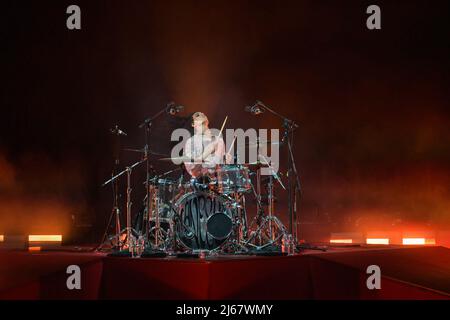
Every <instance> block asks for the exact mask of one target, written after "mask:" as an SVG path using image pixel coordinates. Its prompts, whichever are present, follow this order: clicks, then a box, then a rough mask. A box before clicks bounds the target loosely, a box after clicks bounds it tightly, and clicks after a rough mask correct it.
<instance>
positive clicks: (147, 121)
mask: <svg viewBox="0 0 450 320" xmlns="http://www.w3.org/2000/svg"><path fill="white" fill-rule="evenodd" d="M173 104H174V103H169V104H167V105H166V106H165V107H164V108H163V109H162V110H160V111H159V112H157V113H156V114H155V115H154V116H153V117H151V118H147V119H145V120H144V122H143V123H141V124H140V125H139V128H141V129H142V128H145V146H144V158H145V159H146V180H145V181H150V167H151V166H150V160H149V156H148V154H149V140H150V130H151V127H152V124H153V121H155V120H156V119H157V118H159V117H160V116H161V115H163V114H164V113H168V112H169V111H170V108H171V107H173ZM149 193H150V190H149V188H148V185H147V187H146V195H147V203H146V207H147V219H145V221H146V225H145V239H146V240H147V241H148V239H149V232H150V230H149V228H150V225H149V219H148V218H149V217H150V213H151V211H150V210H151V204H150V201H151V199H150V194H149ZM158 215H159V214H158ZM158 215H157V216H158ZM157 225H158V226H157V228H158V229H159V221H158V222H157ZM153 246H154V248H158V246H159V237H158V232H157V231H156V232H155V241H154V243H153Z"/></svg>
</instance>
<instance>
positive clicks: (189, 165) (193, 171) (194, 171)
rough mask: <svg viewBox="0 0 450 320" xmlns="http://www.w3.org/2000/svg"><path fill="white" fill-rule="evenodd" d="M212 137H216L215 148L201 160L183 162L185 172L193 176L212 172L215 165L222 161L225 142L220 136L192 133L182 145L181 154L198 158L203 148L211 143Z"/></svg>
mask: <svg viewBox="0 0 450 320" xmlns="http://www.w3.org/2000/svg"><path fill="white" fill-rule="evenodd" d="M214 139H218V143H217V146H216V148H215V150H214V151H213V152H212V153H211V154H210V155H209V156H207V157H206V158H205V159H204V160H203V162H199V163H197V162H185V163H184V165H185V167H186V170H187V172H189V174H190V175H191V176H193V177H198V176H200V175H205V174H213V173H214V172H215V170H216V165H218V164H222V163H223V158H224V155H225V143H224V141H223V139H222V138H221V137H217V136H214V137H212V136H209V135H202V134H194V135H193V136H192V137H190V138H189V139H188V140H186V144H185V145H184V149H183V155H184V156H186V157H190V158H192V159H195V158H200V157H201V156H202V154H203V151H204V149H205V148H206V147H207V146H208V145H209V144H211V143H212V142H213V141H214Z"/></svg>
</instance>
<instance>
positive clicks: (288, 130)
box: [255, 101, 302, 243]
mask: <svg viewBox="0 0 450 320" xmlns="http://www.w3.org/2000/svg"><path fill="white" fill-rule="evenodd" d="M255 105H257V106H259V107H261V108H262V109H263V110H267V111H268V112H270V113H272V114H273V115H275V116H277V117H278V118H280V119H282V121H283V128H284V134H283V140H282V144H287V146H288V170H287V176H288V211H289V233H290V234H292V235H293V237H294V241H295V242H296V243H298V233H297V228H296V227H295V230H294V223H295V226H297V206H296V205H293V202H296V200H294V199H296V198H294V199H293V198H292V194H293V192H294V193H295V194H294V197H297V194H298V195H301V192H302V189H301V184H300V179H299V176H298V172H297V168H296V165H295V159H294V155H293V151H292V141H293V136H294V134H293V133H294V131H295V129H297V128H298V124H296V123H295V122H294V121H293V120H290V119H288V118H286V117H284V116H283V115H281V114H279V113H278V112H276V111H274V110H273V109H272V108H270V107H269V106H267V105H265V104H264V103H262V102H261V101H256V104H255ZM292 176H294V178H295V185H296V187H295V188H294V190H292Z"/></svg>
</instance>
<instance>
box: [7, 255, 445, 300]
mask: <svg viewBox="0 0 450 320" xmlns="http://www.w3.org/2000/svg"><path fill="white" fill-rule="evenodd" d="M69 265H78V266H80V269H81V290H76V289H74V290H69V289H68V288H67V285H66V280H67V278H68V277H69V274H67V273H66V269H67V267H68V266H69ZM369 265H378V266H379V267H380V269H381V276H382V279H381V289H380V290H369V289H367V286H366V280H367V277H368V276H369V275H368V274H366V269H367V266H369ZM0 299H4V300H5V299H7V300H10V299H45V300H47V299H89V300H95V299H160V300H164V299H169V300H173V299H187V300H197V299H251V300H253V299H275V300H279V299H287V300H292V299H450V249H448V248H443V247H408V248H404V247H402V248H391V247H383V248H330V250H329V251H328V252H319V251H306V252H303V253H301V254H297V255H294V256H288V257H254V256H251V257H247V256H246V257H244V256H240V257H237V256H235V257H217V258H207V259H186V258H185V259H180V258H174V257H171V258H152V259H139V258H138V259H133V258H115V257H106V255H105V254H102V253H80V252H58V251H52V252H37V253H30V252H19V251H0Z"/></svg>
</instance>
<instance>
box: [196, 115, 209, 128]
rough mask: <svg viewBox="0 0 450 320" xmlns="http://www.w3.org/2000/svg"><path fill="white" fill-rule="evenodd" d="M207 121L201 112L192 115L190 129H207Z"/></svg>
mask: <svg viewBox="0 0 450 320" xmlns="http://www.w3.org/2000/svg"><path fill="white" fill-rule="evenodd" d="M208 125H209V120H208V117H207V116H206V115H205V114H204V113H203V112H195V113H194V114H193V115H192V127H193V128H194V131H204V130H206V129H208Z"/></svg>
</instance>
